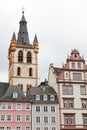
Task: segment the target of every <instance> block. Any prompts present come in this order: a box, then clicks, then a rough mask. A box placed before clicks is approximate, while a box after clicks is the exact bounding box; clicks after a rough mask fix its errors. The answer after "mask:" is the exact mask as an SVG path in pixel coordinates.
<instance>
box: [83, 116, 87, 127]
mask: <svg viewBox="0 0 87 130" xmlns="http://www.w3.org/2000/svg"><path fill="white" fill-rule="evenodd" d="M83 124H84V125H87V114H84V115H83Z"/></svg>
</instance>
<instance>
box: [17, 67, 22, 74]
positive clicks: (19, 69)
mask: <svg viewBox="0 0 87 130" xmlns="http://www.w3.org/2000/svg"><path fill="white" fill-rule="evenodd" d="M20 75H21V68H20V67H18V68H17V76H20Z"/></svg>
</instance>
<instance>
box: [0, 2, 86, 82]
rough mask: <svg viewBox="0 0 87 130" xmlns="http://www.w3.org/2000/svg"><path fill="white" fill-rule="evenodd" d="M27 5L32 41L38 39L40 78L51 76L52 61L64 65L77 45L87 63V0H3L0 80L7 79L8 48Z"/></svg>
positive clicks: (59, 65) (0, 38)
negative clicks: (35, 37)
mask: <svg viewBox="0 0 87 130" xmlns="http://www.w3.org/2000/svg"><path fill="white" fill-rule="evenodd" d="M22 8H24V12H25V14H24V15H25V18H26V20H27V26H28V33H29V37H30V42H31V43H32V42H33V39H34V35H35V34H37V37H38V41H39V82H41V81H44V79H45V78H48V71H49V65H50V63H53V65H54V66H55V67H62V63H65V62H66V58H67V55H68V54H69V55H70V53H71V50H73V49H77V50H79V52H80V55H81V56H84V59H85V61H86V63H87V0H7V1H6V0H1V1H0V82H8V57H7V56H8V48H9V45H10V41H11V38H12V34H13V32H14V31H15V33H16V37H17V35H18V31H19V21H20V19H21V16H22Z"/></svg>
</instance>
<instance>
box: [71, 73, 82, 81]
mask: <svg viewBox="0 0 87 130" xmlns="http://www.w3.org/2000/svg"><path fill="white" fill-rule="evenodd" d="M73 80H82V75H81V73H73Z"/></svg>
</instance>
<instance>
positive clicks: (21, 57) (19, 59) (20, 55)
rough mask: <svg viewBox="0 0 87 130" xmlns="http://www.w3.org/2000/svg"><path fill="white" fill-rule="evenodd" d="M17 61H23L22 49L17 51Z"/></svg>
mask: <svg viewBox="0 0 87 130" xmlns="http://www.w3.org/2000/svg"><path fill="white" fill-rule="evenodd" d="M18 62H23V52H22V51H19V52H18Z"/></svg>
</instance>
